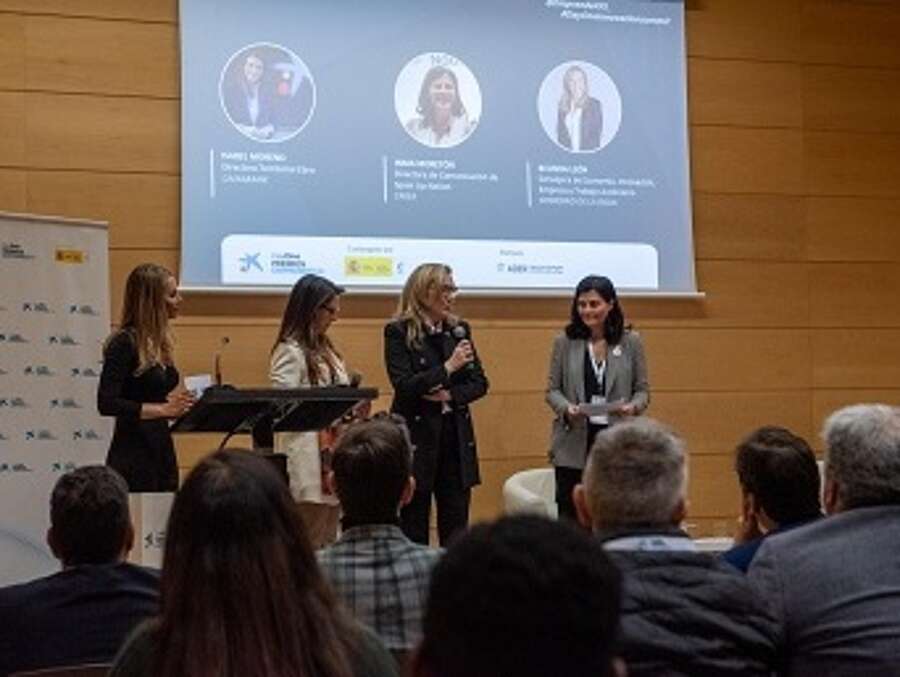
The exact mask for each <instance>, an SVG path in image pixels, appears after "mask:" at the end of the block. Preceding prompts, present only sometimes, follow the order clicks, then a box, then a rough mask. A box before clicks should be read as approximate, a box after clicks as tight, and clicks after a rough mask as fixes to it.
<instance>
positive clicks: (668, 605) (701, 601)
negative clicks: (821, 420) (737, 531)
mask: <svg viewBox="0 0 900 677" xmlns="http://www.w3.org/2000/svg"><path fill="white" fill-rule="evenodd" d="M686 491H687V474H686V469H685V454H684V448H683V444H682V442H681V440H680V439H679V438H678V437H676V436H675V435H674V434H673V433H672V432H670V431H669V430H668V429H666V428H665V427H664V426H662V425H661V424H659V423H657V422H656V421H653V420H651V419H637V420H634V421H628V422H624V423H620V424H618V425H615V426H612V427H610V428H608V429H607V430H605V431H601V432H600V433H599V434H598V435H597V438H596V440H595V442H594V446H593V448H592V451H591V454H590V457H589V460H588V464H587V467H586V468H585V470H584V477H583V484H580V485H578V486H577V487H576V488H575V491H574V500H575V505H576V509H577V511H578V516H579V519H580V521H581V522H582V524H584V525H585V526H588V527H590V528H592V529H593V531H594V532H595V534H596V536H597V537H598V539H599V540H600V542H602V543H603V546H604V548H605V549H606V552H607V553H609V555H610V558H611V559H612V561H613V563H614V564H616V565H618V567H619V569H620V570H621V571H622V574H623V592H622V597H623V602H622V656H623V658H624V659H625V663H626V664H627V667H628V674H629V675H631V676H632V677H635V676H638V677H639V676H640V675H654V676H656V675H667V676H668V675H691V676H692V677H696V676H697V675H716V676H717V677H719V676H723V675H742V676H747V675H769V674H770V672H771V667H772V666H773V665H774V664H775V658H776V656H775V649H776V643H775V640H776V628H775V627H774V623H773V620H772V619H771V617H770V616H769V615H768V613H767V610H766V607H765V605H764V604H763V603H762V601H761V600H759V599H758V598H757V597H756V596H755V592H754V590H753V589H752V588H751V586H750V584H749V582H748V581H747V579H746V577H745V576H744V575H743V574H741V573H740V572H739V571H737V570H736V569H735V568H734V567H732V566H731V565H729V564H726V563H725V562H723V561H721V560H720V559H718V558H717V557H715V556H713V555H711V554H707V553H703V552H699V551H697V549H696V547H695V545H694V543H693V542H692V541H691V539H690V538H689V537H688V535H687V534H686V533H685V532H683V531H682V530H681V529H679V524H680V523H681V521H682V519H683V518H684V516H685V504H686Z"/></svg>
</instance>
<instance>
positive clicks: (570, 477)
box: [554, 424, 608, 522]
mask: <svg viewBox="0 0 900 677" xmlns="http://www.w3.org/2000/svg"><path fill="white" fill-rule="evenodd" d="M607 427H608V426H605V425H593V424H591V425H589V426H588V447H587V454H586V455H585V462H587V457H588V456H590V455H591V447H593V446H594V438H596V437H597V433H599V432H600V431H601V430H605V429H606V428H607ZM554 471H555V476H556V507H557V510H558V512H559V518H560V519H570V520H572V521H573V522H578V513H577V512H575V502H574V501H573V500H572V490H573V489H574V488H575V485H577V484H580V483H581V475H582V473H583V470H582V469H581V468H563V467H555V468H554Z"/></svg>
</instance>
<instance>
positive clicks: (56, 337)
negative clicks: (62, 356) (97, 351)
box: [47, 334, 81, 346]
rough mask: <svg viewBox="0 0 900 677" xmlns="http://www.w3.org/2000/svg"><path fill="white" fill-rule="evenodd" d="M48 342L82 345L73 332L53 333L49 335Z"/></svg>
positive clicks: (52, 343)
mask: <svg viewBox="0 0 900 677" xmlns="http://www.w3.org/2000/svg"><path fill="white" fill-rule="evenodd" d="M47 342H48V343H49V344H50V345H53V346H80V345H81V344H80V343H79V342H78V341H76V340H75V337H74V336H72V335H71V334H53V335H51V336H49V337H47Z"/></svg>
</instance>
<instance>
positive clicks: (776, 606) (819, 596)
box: [749, 404, 900, 677]
mask: <svg viewBox="0 0 900 677" xmlns="http://www.w3.org/2000/svg"><path fill="white" fill-rule="evenodd" d="M824 437H825V444H826V450H825V492H824V502H825V510H826V512H827V513H828V514H829V517H826V518H825V519H821V520H818V521H816V522H814V523H812V524H809V525H807V526H804V527H801V528H799V529H794V530H792V531H789V532H787V533H784V534H778V535H777V536H772V537H771V538H767V539H766V540H765V541H764V542H763V544H762V546H760V549H759V552H758V553H757V554H756V557H755V558H754V559H753V563H752V564H751V565H750V571H749V578H750V581H751V582H752V583H754V584H756V585H757V586H758V588H759V591H760V593H761V594H762V596H763V598H764V599H765V600H766V601H767V602H768V603H769V604H770V606H771V608H772V609H773V610H774V612H775V615H776V618H777V619H778V621H779V622H780V630H781V641H782V643H783V649H784V653H785V665H784V673H785V674H788V675H828V676H829V677H833V676H836V675H879V677H882V676H885V675H900V409H897V408H896V407H889V406H886V405H877V404H868V405H856V406H852V407H846V408H844V409H841V410H839V411H837V412H835V413H834V414H832V415H831V416H830V417H829V418H828V420H827V421H826V422H825V430H824Z"/></svg>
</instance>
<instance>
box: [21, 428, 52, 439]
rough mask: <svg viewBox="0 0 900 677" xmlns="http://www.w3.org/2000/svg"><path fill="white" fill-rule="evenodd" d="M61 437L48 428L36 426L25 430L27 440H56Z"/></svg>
mask: <svg viewBox="0 0 900 677" xmlns="http://www.w3.org/2000/svg"><path fill="white" fill-rule="evenodd" d="M58 439H59V438H58V437H57V436H56V435H54V434H53V431H51V430H49V429H47V428H35V429H33V430H26V431H25V441H26V442H55V441H56V440H58Z"/></svg>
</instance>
